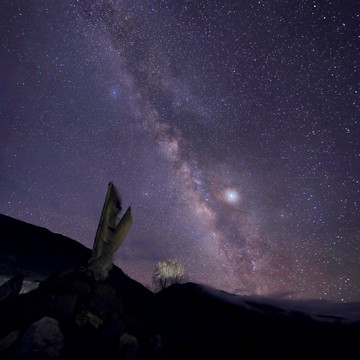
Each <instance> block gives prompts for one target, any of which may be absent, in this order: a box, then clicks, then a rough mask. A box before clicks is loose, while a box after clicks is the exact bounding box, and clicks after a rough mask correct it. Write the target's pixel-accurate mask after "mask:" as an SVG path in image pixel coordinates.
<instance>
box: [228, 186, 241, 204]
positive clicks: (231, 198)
mask: <svg viewBox="0 0 360 360" xmlns="http://www.w3.org/2000/svg"><path fill="white" fill-rule="evenodd" d="M239 200H240V195H239V192H238V191H237V190H235V189H227V190H225V201H226V202H228V203H229V204H237V203H238V202H239Z"/></svg>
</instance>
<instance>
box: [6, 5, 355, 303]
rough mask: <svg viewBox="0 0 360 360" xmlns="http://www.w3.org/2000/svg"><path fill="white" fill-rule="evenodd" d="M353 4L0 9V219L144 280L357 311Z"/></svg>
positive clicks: (61, 6) (13, 6)
mask: <svg viewBox="0 0 360 360" xmlns="http://www.w3.org/2000/svg"><path fill="white" fill-rule="evenodd" d="M359 28H360V6H359V2H358V1H356V0H353V1H351V0H341V1H340V0H338V1H323V0H312V1H310V0H309V1H307V0H305V1H290V0H288V1H287V0H268V1H253V0H241V1H193V0H176V1H175V0H171V1H170V0H158V1H145V0H138V1H137V0H103V1H100V0H99V1H97V0H93V1H90V0H77V1H69V0H63V1H45V0H32V1H29V0H3V1H1V3H0V34H1V47H0V60H1V61H0V115H1V123H0V124H1V127H0V213H3V214H6V215H9V216H12V217H14V218H17V219H20V220H23V221H26V222H29V223H32V224H35V225H39V226H42V227H46V228H48V229H50V230H51V231H53V232H57V233H61V234H63V235H66V236H69V237H71V238H73V239H75V240H78V241H80V242H82V243H83V244H85V245H86V246H88V247H91V246H92V242H93V239H94V236H95V232H96V227H97V224H98V220H99V217H100V213H101V209H102V206H103V202H104V198H105V194H106V191H107V184H108V182H109V181H112V182H114V184H115V185H116V186H117V188H118V190H119V192H120V193H121V195H122V198H123V207H124V208H126V207H127V206H129V205H131V207H132V213H133V218H134V223H133V226H132V228H131V230H130V232H129V234H128V236H127V238H126V240H125V242H124V244H123V246H122V247H121V248H120V250H119V251H118V253H117V255H116V261H115V262H116V264H118V265H119V266H120V267H121V268H122V269H123V270H124V271H125V272H126V273H127V274H129V275H130V276H131V277H132V278H134V279H136V280H138V281H140V282H142V283H143V284H145V285H148V284H150V283H151V274H152V270H153V267H154V265H155V263H156V262H157V261H159V260H163V259H173V258H177V259H179V261H180V262H181V263H182V264H183V265H184V267H185V272H186V274H187V279H188V280H190V281H196V282H201V283H206V284H210V285H212V286H214V287H216V288H219V289H223V290H226V291H229V292H233V293H237V294H258V295H272V296H288V297H289V298H291V299H327V300H333V301H345V302H348V301H357V300H360V261H359V258H360V221H359V220H360V215H359V214H360V212H359V208H360V129H359V121H360V120H359V113H360V112H359V110H360V109H359V102H360V101H359V99H360V97H359V95H360V84H359V83H360V80H359V79H360V74H359V73H360V69H359V63H360V60H359V59H360V50H359V44H360V38H359V36H360V35H359V34H360V32H359Z"/></svg>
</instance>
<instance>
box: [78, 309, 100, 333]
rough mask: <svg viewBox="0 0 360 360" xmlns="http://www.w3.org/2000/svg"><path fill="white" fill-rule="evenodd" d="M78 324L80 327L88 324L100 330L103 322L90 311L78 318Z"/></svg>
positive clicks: (79, 315)
mask: <svg viewBox="0 0 360 360" xmlns="http://www.w3.org/2000/svg"><path fill="white" fill-rule="evenodd" d="M76 324H77V326H79V327H83V326H85V325H87V324H90V325H92V326H93V327H94V328H95V329H98V328H99V326H101V325H102V324H103V320H102V319H101V318H100V317H99V316H97V315H95V314H93V313H91V312H90V311H86V312H82V313H80V314H78V315H77V316H76Z"/></svg>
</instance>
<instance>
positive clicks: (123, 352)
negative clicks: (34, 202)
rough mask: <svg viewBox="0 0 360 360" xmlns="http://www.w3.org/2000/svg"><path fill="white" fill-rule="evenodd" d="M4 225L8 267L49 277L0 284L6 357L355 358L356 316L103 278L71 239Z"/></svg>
mask: <svg viewBox="0 0 360 360" xmlns="http://www.w3.org/2000/svg"><path fill="white" fill-rule="evenodd" d="M0 233H1V238H0V244H1V245H0V250H1V251H0V254H1V271H2V273H3V274H5V273H6V274H8V275H15V274H19V273H21V274H22V275H23V276H25V277H30V278H33V279H34V278H37V279H40V278H43V277H46V279H45V280H42V282H41V283H40V286H39V288H38V289H35V290H33V291H31V292H29V293H27V294H22V295H19V294H18V292H19V284H20V285H21V281H22V277H21V276H17V277H15V278H13V279H12V280H11V281H10V282H8V283H6V284H4V285H3V286H2V287H1V288H0V299H3V300H1V301H0V358H4V359H50V358H51V359H53V358H57V359H71V358H77V359H79V358H82V359H304V358H309V357H311V358H317V359H355V358H358V354H359V350H360V325H359V322H349V321H348V320H346V319H344V318H342V317H339V316H338V315H336V316H324V315H319V316H317V317H314V316H310V314H308V313H305V312H301V311H296V310H289V309H285V308H282V307H280V306H276V305H274V304H271V302H270V301H269V302H267V301H266V299H263V300H262V301H259V299H252V298H247V297H238V296H235V295H231V294H227V293H224V292H221V291H218V290H215V289H211V288H208V287H205V286H203V285H200V284H194V283H186V284H181V285H180V284H177V285H173V286H171V287H169V288H167V289H164V290H163V291H161V292H159V293H157V294H153V293H152V292H151V291H149V290H147V289H146V288H145V287H143V286H142V285H141V284H139V283H137V282H136V281H134V280H132V279H131V278H129V277H128V276H127V275H126V274H124V273H123V272H122V271H121V269H119V268H117V267H114V268H113V270H112V271H111V272H110V276H109V278H108V279H107V280H103V281H96V280H95V279H94V278H93V276H92V273H91V271H88V270H86V268H85V265H86V263H87V260H88V258H89V256H90V250H89V249H87V248H85V247H84V246H82V245H81V244H78V243H77V242H75V241H74V240H71V239H69V238H66V237H63V236H61V235H57V234H53V233H51V232H50V231H48V230H46V229H42V228H39V227H36V226H33V225H29V224H26V223H23V222H21V221H18V220H15V219H11V218H9V217H5V216H0ZM42 258H46V260H45V259H42ZM50 260H51V261H50Z"/></svg>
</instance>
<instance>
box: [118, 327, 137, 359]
mask: <svg viewBox="0 0 360 360" xmlns="http://www.w3.org/2000/svg"><path fill="white" fill-rule="evenodd" d="M138 352H139V342H138V339H137V338H136V337H135V336H133V335H131V334H128V333H124V334H122V335H121V337H120V344H119V348H118V355H119V357H120V359H124V360H136V359H137V358H138Z"/></svg>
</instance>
